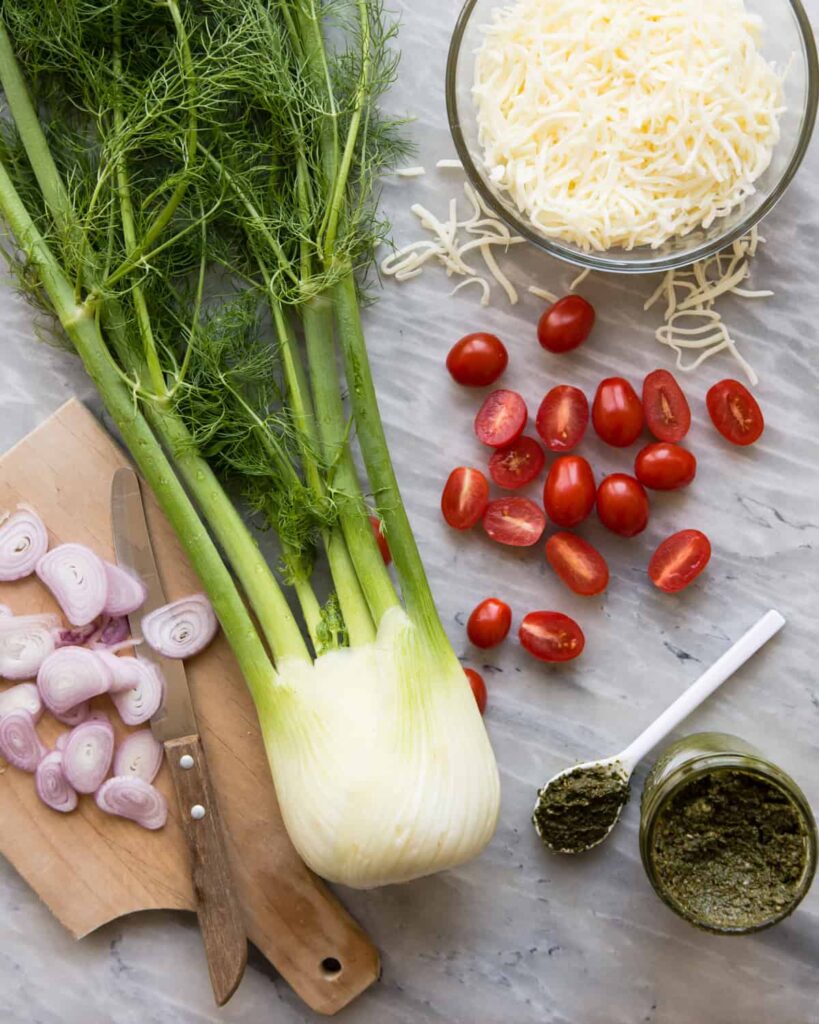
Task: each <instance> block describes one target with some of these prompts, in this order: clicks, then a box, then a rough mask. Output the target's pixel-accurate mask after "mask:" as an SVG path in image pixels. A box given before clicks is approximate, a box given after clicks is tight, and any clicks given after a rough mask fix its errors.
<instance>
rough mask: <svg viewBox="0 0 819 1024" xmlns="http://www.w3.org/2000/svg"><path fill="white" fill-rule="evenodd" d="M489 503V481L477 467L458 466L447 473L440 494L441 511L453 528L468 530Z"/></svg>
mask: <svg viewBox="0 0 819 1024" xmlns="http://www.w3.org/2000/svg"><path fill="white" fill-rule="evenodd" d="M488 504H489V481H488V480H487V479H486V477H485V476H484V475H483V473H481V471H480V470H479V469H469V468H468V467H467V466H459V467H458V469H453V470H452V472H451V473H450V474H449V479H448V480H447V482H446V484H445V486H444V493H443V494H442V495H441V512H443V515H444V519H446V521H447V522H448V523H449V525H450V526H451V527H452V528H453V529H455V530H469V529H470V528H471V527H473V526H474V525H475V523H477V522H479V521H480V519H481V517H482V516H483V514H484V512H485V511H486V506H487V505H488Z"/></svg>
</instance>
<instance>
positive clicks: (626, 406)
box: [592, 377, 644, 448]
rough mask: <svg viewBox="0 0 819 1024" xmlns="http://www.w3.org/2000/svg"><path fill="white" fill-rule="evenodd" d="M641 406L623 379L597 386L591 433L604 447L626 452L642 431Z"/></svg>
mask: <svg viewBox="0 0 819 1024" xmlns="http://www.w3.org/2000/svg"><path fill="white" fill-rule="evenodd" d="M643 419H644V417H643V405H642V402H641V401H640V399H639V398H638V397H637V392H636V391H635V390H634V388H633V387H632V386H631V384H629V382H628V381H627V380H625V379H624V378H623V377H609V378H607V379H606V380H604V381H601V382H600V386H599V387H598V389H597V394H596V395H595V396H594V405H593V406H592V423H594V429H595V430H596V431H597V433H598V434H599V435H600V437H601V438H602V439H603V440H604V441H605V442H606V444H610V445H613V446H614V447H615V448H628V446H629V445H630V444H633V443H634V442H635V441H636V440H637V438H638V437H639V436H640V431H641V430H642V429H643Z"/></svg>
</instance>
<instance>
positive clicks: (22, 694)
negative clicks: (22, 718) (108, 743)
mask: <svg viewBox="0 0 819 1024" xmlns="http://www.w3.org/2000/svg"><path fill="white" fill-rule="evenodd" d="M16 708H23V709H24V710H26V711H28V713H29V714H30V715H31V717H32V718H33V719H34V721H35V722H39V721H40V718H41V717H42V714H43V702H42V700H41V699H40V691H39V690H38V689H37V687H36V686H35V685H34V683H19V684H18V685H17V686H10V687H9V688H8V690H3V692H2V693H0V718H1V717H2V716H3V715H5V714H8V712H9V711H14V710H15V709H16Z"/></svg>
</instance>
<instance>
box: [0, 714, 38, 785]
mask: <svg viewBox="0 0 819 1024" xmlns="http://www.w3.org/2000/svg"><path fill="white" fill-rule="evenodd" d="M47 753H48V748H47V747H46V746H45V745H44V744H43V743H42V741H41V740H40V737H39V736H38V735H37V729H36V726H35V724H34V719H33V717H32V716H31V715H30V714H29V712H28V711H26V709H25V708H15V709H14V710H13V711H9V712H8V713H7V714H5V715H3V717H2V718H0V754H2V755H3V757H5V759H6V760H7V761H8V763H9V764H13V765H14V767H15V768H19V769H20V770H21V771H24V772H33V771H35V770H36V768H37V765H38V764H39V763H40V761H42V759H43V758H44V757H45V755H46V754H47Z"/></svg>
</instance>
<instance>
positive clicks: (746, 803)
mask: <svg viewBox="0 0 819 1024" xmlns="http://www.w3.org/2000/svg"><path fill="white" fill-rule="evenodd" d="M812 827H813V826H812V824H811V823H808V822H807V821H806V820H805V817H804V813H803V811H802V810H801V809H800V808H799V807H798V806H797V804H796V803H795V802H794V801H793V799H791V797H790V796H789V795H788V793H787V792H786V791H785V790H784V789H782V788H781V787H780V786H778V785H776V784H775V783H774V782H772V781H771V780H770V779H768V778H765V777H764V776H763V775H761V774H758V773H756V772H753V771H745V770H742V769H734V768H719V769H715V770H712V771H710V772H707V773H705V774H702V775H697V776H695V777H694V778H693V779H691V780H690V781H689V782H686V783H683V784H682V785H681V786H679V787H678V788H676V789H675V790H674V791H673V792H672V793H671V795H670V796H669V798H668V799H667V800H665V802H664V803H663V804H662V805H661V806H660V807H659V809H658V811H657V817H656V821H655V823H654V827H653V830H652V834H651V842H650V846H649V848H648V851H647V852H648V856H649V859H650V861H651V863H652V866H653V869H654V872H655V876H656V882H657V884H658V886H659V889H660V890H661V891H662V894H663V895H664V897H665V898H666V899H667V900H668V901H669V902H670V903H671V904H672V905H673V906H675V907H676V908H678V909H679V910H680V911H681V912H682V913H683V914H684V915H685V916H686V917H688V918H689V920H693V921H695V922H698V923H701V924H702V925H703V926H704V927H706V928H712V929H715V930H724V931H729V930H743V929H750V928H755V927H759V926H761V925H764V924H765V923H766V922H769V921H772V920H775V919H778V918H779V917H781V916H783V914H785V913H786V912H787V911H788V910H789V908H792V907H793V906H794V905H795V902H796V901H797V897H798V894H799V891H800V887H801V886H802V885H803V881H804V876H805V872H806V870H807V867H808V859H809V847H808V836H809V830H810V828H812Z"/></svg>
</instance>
